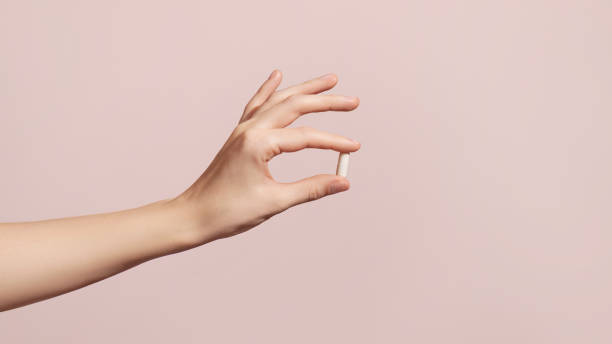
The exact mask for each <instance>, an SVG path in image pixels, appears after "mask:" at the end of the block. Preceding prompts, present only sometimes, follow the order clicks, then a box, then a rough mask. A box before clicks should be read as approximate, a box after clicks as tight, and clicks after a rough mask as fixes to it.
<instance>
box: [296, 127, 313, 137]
mask: <svg viewBox="0 0 612 344" xmlns="http://www.w3.org/2000/svg"><path fill="white" fill-rule="evenodd" d="M296 129H297V131H298V132H299V133H300V134H301V135H303V136H307V135H309V134H311V133H312V132H313V130H314V129H313V128H311V127H297V128H296Z"/></svg>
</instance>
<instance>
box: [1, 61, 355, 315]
mask: <svg viewBox="0 0 612 344" xmlns="http://www.w3.org/2000/svg"><path fill="white" fill-rule="evenodd" d="M281 78H282V75H281V73H280V72H279V71H274V72H272V74H271V75H270V77H269V78H268V80H266V81H265V82H264V83H263V85H262V86H261V87H260V88H259V90H258V91H257V92H256V94H255V95H254V96H253V98H252V99H251V100H250V101H249V103H248V104H247V106H246V107H245V109H244V112H243V114H242V117H241V119H240V122H239V124H238V125H237V126H236V128H235V129H234V130H233V132H232V133H231V135H230V136H229V138H228V140H227V141H226V142H225V144H224V145H223V147H222V148H221V150H220V151H219V153H217V155H216V156H215V158H214V160H213V161H212V163H211V164H210V166H209V167H208V168H207V169H206V171H204V173H203V174H202V175H201V176H200V177H199V178H198V180H196V181H195V182H194V183H193V184H192V185H191V186H190V187H189V188H188V189H187V190H185V191H184V192H183V193H181V194H180V195H178V196H177V197H174V198H172V199H167V200H162V201H158V202H154V203H151V204H148V205H145V206H142V207H139V208H134V209H128V210H123V211H118V212H113V213H107V214H97V215H88V216H80V217H73V218H64V219H56V220H45V221H37V222H24V223H5V224H0V310H7V309H11V308H15V307H19V306H23V305H26V304H30V303H33V302H36V301H40V300H43V299H47V298H50V297H53V296H57V295H60V294H63V293H66V292H69V291H71V290H75V289H78V288H81V287H83V286H86V285H88V284H91V283H94V282H96V281H99V280H102V279H104V278H107V277H109V276H112V275H114V274H117V273H119V272H121V271H124V270H127V269H129V268H131V267H133V266H136V265H138V264H140V263H143V262H145V261H147V260H150V259H153V258H157V257H161V256H164V255H167V254H171V253H176V252H180V251H183V250H186V249H189V248H193V247H196V246H200V245H202V244H205V243H207V242H211V241H213V240H216V239H220V238H224V237H229V236H232V235H235V234H238V233H241V232H244V231H246V230H249V229H250V228H252V227H254V226H257V225H258V224H260V223H262V222H263V221H265V220H267V219H268V218H270V217H271V216H273V215H275V214H278V213H280V212H282V211H284V210H286V209H288V208H290V207H292V206H295V205H297V204H300V203H304V202H307V201H312V200H316V199H319V198H321V197H323V196H326V195H330V194H333V193H336V192H340V191H345V190H347V189H348V188H349V183H348V180H346V179H345V178H344V177H341V176H336V175H317V176H313V177H309V178H306V179H303V180H300V181H297V182H293V183H279V182H276V181H275V180H274V179H273V178H272V176H271V174H270V171H269V169H268V165H267V162H268V161H269V160H270V159H272V158H273V157H274V156H276V155H278V154H280V153H284V152H295V151H298V150H301V149H304V148H320V149H333V150H336V151H339V152H353V151H356V150H358V149H359V147H360V145H359V143H357V142H355V141H352V140H350V139H347V138H345V137H342V136H338V135H333V134H330V133H326V132H323V131H319V130H316V129H312V128H286V127H287V126H288V125H289V124H291V123H292V122H293V121H295V120H296V119H297V118H298V117H299V116H301V115H303V114H306V113H311V112H321V111H329V110H336V111H350V110H353V109H355V108H356V107H357V106H358V104H359V100H358V99H357V98H354V97H344V96H339V95H329V94H326V95H322V94H319V93H321V92H323V91H326V90H328V89H331V88H332V87H334V86H335V84H336V83H337V78H336V76H335V75H327V76H323V77H321V78H317V79H313V80H310V81H307V82H305V83H303V84H300V85H296V86H293V87H289V88H286V89H283V90H279V91H276V89H277V87H278V85H279V84H280V82H281Z"/></svg>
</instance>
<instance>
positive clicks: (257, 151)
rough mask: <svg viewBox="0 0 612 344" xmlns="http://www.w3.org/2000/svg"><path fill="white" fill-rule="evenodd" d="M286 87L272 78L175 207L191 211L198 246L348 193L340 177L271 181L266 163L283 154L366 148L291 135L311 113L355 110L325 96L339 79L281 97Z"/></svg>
mask: <svg viewBox="0 0 612 344" xmlns="http://www.w3.org/2000/svg"><path fill="white" fill-rule="evenodd" d="M281 79H282V74H281V72H280V71H278V70H275V71H273V72H272V74H271V75H270V77H269V78H268V79H267V80H266V81H265V82H264V83H263V84H262V85H261V87H260V88H259V90H258V91H257V92H256V94H255V95H254V96H253V98H251V100H250V101H249V102H248V104H247V105H246V107H245V109H244V112H243V114H242V117H241V118H240V121H239V123H238V125H237V126H236V128H235V129H234V130H233V132H232V133H231V135H230V136H229V138H228V139H227V141H226V142H225V144H224V145H223V147H222V148H221V149H220V151H219V152H218V153H217V155H216V156H215V158H214V160H213V161H212V163H211V164H210V165H209V166H208V168H207V169H206V171H204V173H203V174H202V175H201V176H200V177H199V178H198V180H197V181H196V182H195V183H194V184H193V185H191V186H190V187H189V188H188V189H187V190H186V191H185V192H183V193H182V194H181V195H179V196H178V197H177V198H176V199H174V200H173V201H174V202H176V203H178V204H180V207H181V208H182V209H184V210H185V211H186V214H187V218H188V219H189V221H190V224H191V225H190V226H189V227H190V228H191V230H192V233H193V235H194V239H193V240H194V244H196V245H199V244H202V243H205V242H209V241H212V240H216V239H219V238H223V237H228V236H232V235H235V234H238V233H241V232H244V231H246V230H248V229H250V228H252V227H254V226H257V225H258V224H260V223H262V222H263V221H265V220H267V219H268V218H270V217H271V216H273V215H275V214H278V213H280V212H282V211H284V210H286V209H288V208H290V207H292V206H295V205H297V204H300V203H304V202H308V201H313V200H317V199H319V198H321V197H324V196H327V195H331V194H334V193H337V192H341V191H346V190H348V188H349V182H348V180H347V179H346V178H344V177H341V176H337V175H332V174H321V175H316V176H312V177H309V178H305V179H302V180H300V181H297V182H293V183H279V182H277V181H275V180H274V178H273V177H272V175H271V174H270V171H269V169H268V161H270V159H272V158H273V157H274V156H276V155H278V154H281V153H286V152H295V151H298V150H301V149H304V148H319V149H331V150H335V151H338V152H354V151H357V150H358V149H359V148H360V144H359V143H358V142H356V141H353V140H351V139H348V138H346V137H343V136H339V135H335V134H330V133H327V132H325V131H320V130H317V129H313V128H308V127H299V128H287V126H288V125H290V124H291V123H293V122H294V121H295V120H296V119H297V118H298V117H300V116H301V115H304V114H307V113H311V112H323V111H351V110H354V109H355V108H357V106H358V105H359V99H358V98H356V97H346V96H341V95H331V94H325V95H322V94H319V93H321V92H323V91H326V90H329V89H331V88H333V87H334V86H335V85H336V84H337V81H338V80H337V77H336V76H335V75H334V74H327V75H325V76H322V77H320V78H316V79H313V80H310V81H307V82H304V83H302V84H299V85H295V86H292V87H289V88H286V89H282V90H279V91H276V88H277V87H278V85H279V84H280V82H281Z"/></svg>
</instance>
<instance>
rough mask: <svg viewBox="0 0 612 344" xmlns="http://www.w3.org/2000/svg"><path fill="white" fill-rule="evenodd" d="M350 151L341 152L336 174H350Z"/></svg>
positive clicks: (344, 175)
mask: <svg viewBox="0 0 612 344" xmlns="http://www.w3.org/2000/svg"><path fill="white" fill-rule="evenodd" d="M348 167H349V153H340V155H339V156H338V167H336V175H339V176H343V177H346V176H347V175H348Z"/></svg>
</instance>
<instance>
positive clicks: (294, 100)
mask: <svg viewBox="0 0 612 344" xmlns="http://www.w3.org/2000/svg"><path fill="white" fill-rule="evenodd" d="M303 99H304V95H302V94H292V95H290V96H289V97H287V99H286V102H287V103H289V104H291V105H296V104H297V103H299V102H300V101H302V100H303Z"/></svg>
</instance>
